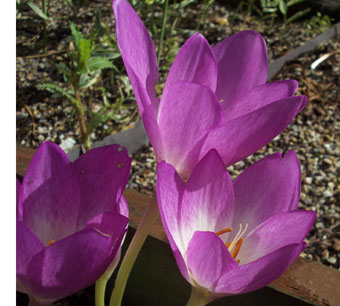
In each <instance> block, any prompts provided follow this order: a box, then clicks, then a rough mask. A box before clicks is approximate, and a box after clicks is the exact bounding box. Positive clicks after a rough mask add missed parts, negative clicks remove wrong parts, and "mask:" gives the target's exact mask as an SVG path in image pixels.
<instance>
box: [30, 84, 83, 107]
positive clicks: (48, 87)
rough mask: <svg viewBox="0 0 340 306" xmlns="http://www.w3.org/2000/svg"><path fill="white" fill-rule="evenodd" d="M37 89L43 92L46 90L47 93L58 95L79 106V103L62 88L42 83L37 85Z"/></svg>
mask: <svg viewBox="0 0 340 306" xmlns="http://www.w3.org/2000/svg"><path fill="white" fill-rule="evenodd" d="M37 87H38V88H39V89H45V90H47V91H49V92H52V93H59V94H61V95H62V96H64V97H66V98H67V99H69V100H70V101H71V102H72V103H73V104H75V105H79V101H78V100H76V99H75V98H73V97H72V96H71V95H70V94H69V93H68V92H67V91H66V90H65V89H64V88H62V87H60V86H58V85H55V84H53V83H44V84H41V85H38V86H37Z"/></svg>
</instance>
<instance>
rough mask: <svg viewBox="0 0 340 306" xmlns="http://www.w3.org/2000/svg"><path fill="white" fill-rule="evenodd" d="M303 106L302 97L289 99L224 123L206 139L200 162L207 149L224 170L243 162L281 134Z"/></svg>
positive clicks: (305, 99) (304, 103)
mask: <svg viewBox="0 0 340 306" xmlns="http://www.w3.org/2000/svg"><path fill="white" fill-rule="evenodd" d="M306 103H307V98H306V97H304V96H297V97H291V98H287V99H283V100H280V101H276V102H273V103H271V104H269V105H267V106H265V107H262V108H260V109H258V110H256V111H254V112H251V113H248V114H246V115H244V116H241V117H238V118H236V119H233V120H230V121H228V122H227V123H225V124H223V125H221V126H220V127H218V128H216V129H214V130H212V131H211V132H210V133H209V134H208V135H207V136H206V139H205V143H204V145H203V146H202V150H201V157H200V158H202V157H203V156H204V155H205V154H206V153H207V152H208V151H209V150H210V149H211V148H215V149H216V150H217V151H218V153H219V154H220V155H221V157H222V159H223V161H224V163H225V165H226V166H229V165H232V164H234V163H236V162H238V161H240V160H242V159H244V158H246V157H247V156H249V155H251V154H253V153H255V152H256V151H257V150H259V149H260V148H262V147H263V146H265V145H266V144H267V143H268V142H270V141H271V140H272V139H273V138H274V137H275V136H277V135H278V134H279V133H281V132H282V131H283V129H284V128H285V127H286V126H287V125H288V124H290V123H291V121H292V120H293V119H294V117H295V116H296V115H297V113H299V112H300V111H301V110H302V108H303V107H304V106H305V105H306Z"/></svg>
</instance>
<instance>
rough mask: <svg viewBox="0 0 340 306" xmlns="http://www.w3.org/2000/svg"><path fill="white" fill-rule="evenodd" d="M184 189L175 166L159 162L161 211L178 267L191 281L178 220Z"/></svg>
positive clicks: (159, 205)
mask: <svg viewBox="0 0 340 306" xmlns="http://www.w3.org/2000/svg"><path fill="white" fill-rule="evenodd" d="M183 191H184V185H183V182H182V181H181V179H180V177H179V176H178V174H177V173H176V170H175V169H174V167H172V166H171V165H169V164H167V163H165V162H164V161H163V162H161V163H159V164H158V170H157V185H156V193H157V202H158V207H159V213H160V216H161V220H162V223H163V227H164V230H165V232H166V235H167V237H168V240H169V243H170V246H171V249H172V252H173V254H174V256H175V259H176V262H177V265H178V268H179V270H180V272H181V273H182V275H183V277H184V278H185V279H186V280H188V281H189V274H188V270H187V268H186V265H185V262H184V259H183V256H184V254H185V246H184V245H183V243H182V241H181V237H180V233H179V228H178V221H177V220H178V214H179V207H180V202H181V199H182V195H183ZM182 254H183V255H182Z"/></svg>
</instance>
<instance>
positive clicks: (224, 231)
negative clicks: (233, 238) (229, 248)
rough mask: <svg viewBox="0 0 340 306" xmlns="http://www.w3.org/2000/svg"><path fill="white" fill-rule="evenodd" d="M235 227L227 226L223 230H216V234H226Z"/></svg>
mask: <svg viewBox="0 0 340 306" xmlns="http://www.w3.org/2000/svg"><path fill="white" fill-rule="evenodd" d="M232 230H233V229H232V228H231V227H228V228H225V229H223V230H221V231H218V232H216V233H215V234H216V236H220V235H222V234H224V233H229V232H231V231H232Z"/></svg>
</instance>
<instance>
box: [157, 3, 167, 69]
mask: <svg viewBox="0 0 340 306" xmlns="http://www.w3.org/2000/svg"><path fill="white" fill-rule="evenodd" d="M168 6H169V0H165V2H164V8H163V20H162V30H161V36H160V38H159V45H158V52H157V63H158V66H159V62H160V57H161V53H162V47H163V39H164V32H165V25H166V17H167V14H168Z"/></svg>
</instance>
